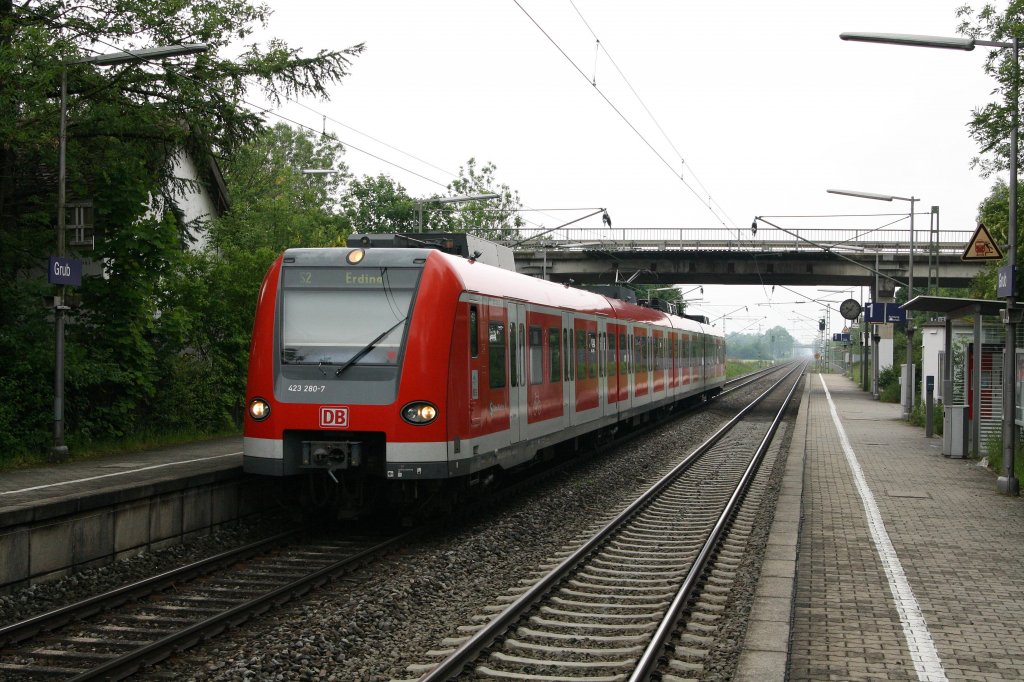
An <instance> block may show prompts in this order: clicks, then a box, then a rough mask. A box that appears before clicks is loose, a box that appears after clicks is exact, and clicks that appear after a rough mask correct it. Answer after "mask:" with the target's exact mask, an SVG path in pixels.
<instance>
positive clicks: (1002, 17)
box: [957, 0, 1024, 178]
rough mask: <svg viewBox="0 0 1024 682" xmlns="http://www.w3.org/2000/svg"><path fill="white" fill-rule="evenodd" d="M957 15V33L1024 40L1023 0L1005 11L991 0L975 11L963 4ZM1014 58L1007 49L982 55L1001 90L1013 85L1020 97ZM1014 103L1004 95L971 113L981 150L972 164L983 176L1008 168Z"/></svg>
mask: <svg viewBox="0 0 1024 682" xmlns="http://www.w3.org/2000/svg"><path fill="white" fill-rule="evenodd" d="M957 17H958V18H960V19H961V23H960V25H959V26H958V27H957V32H958V33H960V34H961V35H964V36H967V37H971V38H978V39H985V40H996V41H1006V42H1009V41H1011V40H1012V39H1013V38H1014V36H1016V37H1017V38H1019V39H1024V0H1010V2H1009V4H1008V5H1007V8H1006V10H1005V11H1000V10H998V9H997V8H996V6H995V4H994V3H985V4H983V5H982V6H981V8H980V9H979V10H977V12H976V13H975V11H974V10H973V9H972V8H971V6H970V5H964V6H963V7H961V8H960V9H958V10H957ZM1013 61H1014V60H1013V55H1012V54H1011V51H1010V50H1005V49H992V50H989V51H988V54H987V55H986V56H985V65H984V69H985V73H987V74H988V75H989V76H991V77H993V78H994V79H995V80H996V81H997V82H998V83H999V85H1000V86H1001V89H1002V91H1003V92H1005V93H1012V92H1014V88H1016V91H1017V95H1018V98H1019V97H1020V90H1021V88H1020V79H1019V75H1018V76H1017V82H1016V83H1014V67H1013ZM1013 105H1014V103H1013V101H1012V99H1011V97H1009V96H1003V97H1000V98H999V99H998V100H997V101H995V102H989V103H988V104H985V105H984V106H981V107H979V108H977V109H975V110H974V112H973V115H972V117H971V122H970V123H969V124H968V126H967V128H968V130H969V131H970V134H971V137H972V138H973V139H974V140H975V142H977V143H978V147H979V148H980V153H979V155H978V156H976V157H975V158H974V159H973V160H972V161H971V165H972V166H973V167H976V168H978V169H979V170H980V171H981V175H982V177H986V178H987V177H989V176H990V175H992V174H993V173H997V172H1000V171H1003V170H1006V168H1007V167H1008V159H1009V158H1010V129H1011V127H1012V126H1011V122H1012V119H1013V112H1012V107H1013ZM1018 107H1019V102H1018ZM1018 110H1019V109H1018ZM1019 163H1020V160H1019V159H1018V164H1019Z"/></svg>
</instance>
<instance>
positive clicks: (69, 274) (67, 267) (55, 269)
mask: <svg viewBox="0 0 1024 682" xmlns="http://www.w3.org/2000/svg"><path fill="white" fill-rule="evenodd" d="M46 280H47V281H48V282H49V283H50V284H64V285H67V286H73V287H77V286H81V284H82V261H81V260H79V259H78V258H60V257H57V256H50V269H49V270H48V271H47V277H46Z"/></svg>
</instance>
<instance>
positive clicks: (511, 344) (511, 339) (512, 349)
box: [508, 322, 519, 386]
mask: <svg viewBox="0 0 1024 682" xmlns="http://www.w3.org/2000/svg"><path fill="white" fill-rule="evenodd" d="M508 334H509V336H508V350H509V353H508V358H509V360H508V361H509V368H508V382H509V384H510V385H512V386H518V385H519V384H518V383H516V376H517V372H516V369H517V367H516V356H517V355H518V353H517V347H516V324H515V322H513V323H512V324H510V325H509V326H508Z"/></svg>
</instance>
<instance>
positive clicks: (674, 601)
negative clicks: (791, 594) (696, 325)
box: [408, 367, 802, 682]
mask: <svg viewBox="0 0 1024 682" xmlns="http://www.w3.org/2000/svg"><path fill="white" fill-rule="evenodd" d="M801 370H802V367H796V368H792V369H791V370H790V371H788V372H787V373H786V374H785V376H783V377H782V378H781V379H779V380H778V381H775V382H774V384H773V385H772V387H771V388H769V390H767V391H766V392H764V393H763V394H762V395H761V396H760V397H759V398H758V399H756V400H755V401H753V402H752V403H751V404H750V405H748V406H747V407H746V408H745V409H744V410H742V411H741V412H740V413H739V414H738V415H737V416H736V417H735V418H734V419H733V420H731V421H730V422H729V423H728V424H726V425H725V426H724V427H722V428H721V429H720V430H719V431H718V432H716V433H715V434H714V435H713V436H711V437H710V438H709V439H708V440H707V441H706V442H705V443H704V444H702V445H701V446H700V447H698V448H697V449H696V450H695V451H694V452H692V453H691V454H689V455H688V456H687V457H686V458H685V459H683V460H682V461H681V462H680V464H678V465H677V466H676V467H675V468H674V469H673V470H672V471H671V472H669V473H668V474H667V475H666V476H664V477H663V478H662V479H661V480H660V481H659V482H658V483H656V484H655V485H654V486H652V487H651V488H650V490H648V491H647V492H646V493H644V495H642V496H641V497H640V498H638V499H637V500H636V501H634V502H633V503H632V504H630V505H629V506H628V507H627V508H626V509H625V510H624V511H622V512H621V513H620V514H618V515H617V516H616V517H615V518H614V519H613V520H612V521H611V522H609V523H607V524H606V525H604V526H603V527H602V528H600V530H598V531H597V532H596V533H594V534H593V536H592V537H590V538H589V539H586V540H585V541H583V542H581V543H580V545H579V546H578V547H575V548H571V549H567V550H566V551H565V552H564V554H563V555H560V556H557V557H554V558H553V560H552V562H551V564H550V565H548V566H542V567H540V568H539V570H538V571H537V573H536V574H534V575H530V576H527V577H525V578H524V580H523V583H524V585H523V586H522V587H521V588H520V589H517V590H516V591H514V592H511V593H508V594H505V595H501V596H500V597H499V598H498V599H497V600H496V601H495V603H494V604H493V605H492V606H490V607H488V608H487V609H486V612H485V613H482V614H479V615H478V616H477V617H476V618H475V619H474V622H472V623H469V624H466V625H464V626H463V627H462V628H460V633H461V634H460V635H459V636H456V637H452V638H450V639H447V640H444V641H443V642H441V644H440V646H439V647H438V648H437V649H435V650H434V651H431V652H428V656H430V657H433V660H431V661H428V662H424V663H421V664H416V665H412V666H410V667H409V668H408V672H409V673H410V675H412V676H422V677H419V679H421V680H423V681H425V682H436V681H438V680H447V679H453V678H457V677H459V675H460V674H463V673H467V674H469V675H470V676H472V677H473V678H474V679H479V678H483V679H508V680H531V679H536V680H572V679H586V680H589V681H590V682H594V681H602V680H603V681H608V682H611V681H612V680H642V679H648V678H649V677H650V676H651V675H653V674H655V673H657V674H658V675H661V676H662V677H663V678H664V679H671V678H673V677H677V678H681V677H691V676H693V675H694V674H695V672H697V671H698V670H699V669H700V667H701V666H702V660H703V658H704V657H705V656H706V655H707V650H708V646H709V643H710V635H711V633H712V632H713V630H714V622H715V620H716V619H717V616H718V613H717V612H718V611H720V609H722V608H723V607H724V602H725V599H726V596H727V594H728V592H729V589H730V581H731V579H732V577H733V574H734V567H732V566H730V564H735V563H736V562H737V561H739V560H740V559H741V558H742V549H741V547H742V545H741V544H740V543H742V542H744V541H745V533H749V529H750V527H751V523H752V522H751V520H750V518H749V517H750V515H751V513H752V512H751V511H750V510H749V507H751V506H756V505H757V503H758V501H759V497H758V495H759V492H757V491H758V489H759V487H758V486H755V488H754V490H755V493H752V495H751V499H748V491H749V490H751V486H752V483H753V481H754V480H755V475H756V473H757V471H758V468H759V466H760V465H761V462H762V460H763V459H764V457H765V455H766V453H767V452H768V451H769V445H770V443H771V440H772V437H773V435H774V433H775V432H776V429H777V428H778V425H779V423H780V422H781V420H782V417H783V414H784V413H785V411H786V408H787V406H788V405H789V403H790V399H791V398H792V396H793V394H794V392H795V390H796V387H797V385H798V381H799V377H800V375H801V374H802V371H801ZM750 443H758V444H759V445H757V447H752V446H751V445H750ZM752 450H753V452H752ZM762 478H764V477H762ZM760 487H763V485H762V486H760ZM755 498H756V499H755ZM745 499H747V501H748V504H747V507H748V508H747V509H743V508H742V506H743V503H744V500H745ZM737 547H740V549H737ZM716 561H717V562H718V564H717V565H716V564H715V562H716Z"/></svg>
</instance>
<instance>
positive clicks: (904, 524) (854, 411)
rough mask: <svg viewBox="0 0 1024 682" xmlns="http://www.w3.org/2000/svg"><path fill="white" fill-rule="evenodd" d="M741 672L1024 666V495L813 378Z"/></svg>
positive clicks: (804, 676) (982, 672)
mask: <svg viewBox="0 0 1024 682" xmlns="http://www.w3.org/2000/svg"><path fill="white" fill-rule="evenodd" d="M806 381H807V384H806V390H805V392H804V396H803V399H802V401H801V405H800V410H799V413H798V418H797V422H796V425H795V430H794V432H793V434H792V436H793V437H792V442H791V444H790V450H789V454H788V458H787V464H786V471H785V477H784V480H783V487H782V491H781V494H780V497H779V505H778V507H777V510H776V516H775V521H774V525H773V527H772V531H771V535H770V538H769V541H768V554H767V557H766V562H765V564H764V567H763V568H762V575H761V579H760V583H759V586H758V588H757V596H756V598H755V602H754V605H753V608H752V612H751V621H750V625H749V626H748V630H747V635H746V645H745V647H744V650H745V653H744V654H743V657H742V659H741V661H740V664H739V668H738V670H737V674H736V678H735V679H739V680H783V679H789V680H913V679H919V680H946V679H950V680H1019V679H1022V678H1024V499H1022V498H1020V497H1008V496H1004V495H1001V494H999V493H998V492H997V491H996V475H995V474H994V473H993V472H991V471H989V470H988V469H986V468H984V467H981V466H979V465H978V463H977V462H976V461H973V460H969V459H966V460H963V459H949V458H946V457H943V455H942V438H941V436H934V437H932V438H926V437H925V435H924V429H923V428H921V427H916V426H911V425H909V424H908V423H906V422H904V421H903V420H902V418H901V415H902V407H901V406H900V405H898V404H892V403H882V402H878V401H875V400H873V399H872V398H871V395H870V394H869V393H867V392H864V391H862V390H861V388H860V386H858V385H856V384H855V383H853V382H852V381H851V380H850V379H848V378H846V377H843V376H839V375H832V374H810V375H808V377H807V378H806Z"/></svg>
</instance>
